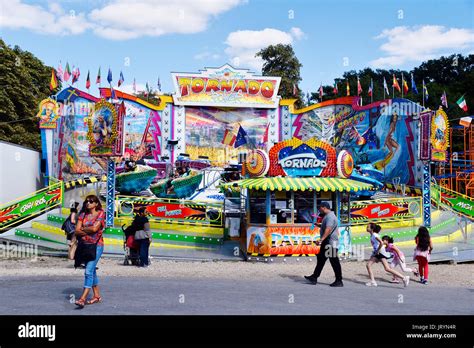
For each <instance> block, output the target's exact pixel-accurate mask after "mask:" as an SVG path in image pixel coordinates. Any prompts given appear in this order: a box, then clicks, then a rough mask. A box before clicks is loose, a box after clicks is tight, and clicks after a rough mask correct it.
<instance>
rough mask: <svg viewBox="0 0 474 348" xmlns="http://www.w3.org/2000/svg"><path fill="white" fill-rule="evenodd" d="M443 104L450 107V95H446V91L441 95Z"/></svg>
mask: <svg viewBox="0 0 474 348" xmlns="http://www.w3.org/2000/svg"><path fill="white" fill-rule="evenodd" d="M441 105H443V106H445V107H448V97H447V96H446V91H443V94H442V95H441Z"/></svg>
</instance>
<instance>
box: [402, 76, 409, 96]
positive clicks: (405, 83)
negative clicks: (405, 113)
mask: <svg viewBox="0 0 474 348" xmlns="http://www.w3.org/2000/svg"><path fill="white" fill-rule="evenodd" d="M402 85H403V93H405V94H407V93H408V90H409V88H408V84H407V82H406V81H405V78H404V77H403V74H402Z"/></svg>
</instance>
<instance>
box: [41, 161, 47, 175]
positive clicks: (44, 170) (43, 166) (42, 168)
mask: <svg viewBox="0 0 474 348" xmlns="http://www.w3.org/2000/svg"><path fill="white" fill-rule="evenodd" d="M46 165H47V162H46V159H41V163H40V169H41V173H46Z"/></svg>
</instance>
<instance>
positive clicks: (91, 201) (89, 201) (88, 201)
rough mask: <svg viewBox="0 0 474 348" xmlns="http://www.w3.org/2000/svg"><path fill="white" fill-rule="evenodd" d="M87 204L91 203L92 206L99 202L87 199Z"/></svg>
mask: <svg viewBox="0 0 474 348" xmlns="http://www.w3.org/2000/svg"><path fill="white" fill-rule="evenodd" d="M86 203H90V204H92V203H97V202H96V201H94V200H92V199H87V200H86Z"/></svg>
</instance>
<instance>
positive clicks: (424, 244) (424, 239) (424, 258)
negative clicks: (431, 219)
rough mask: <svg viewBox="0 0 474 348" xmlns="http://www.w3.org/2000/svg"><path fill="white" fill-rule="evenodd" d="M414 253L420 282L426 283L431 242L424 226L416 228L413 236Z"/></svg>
mask: <svg viewBox="0 0 474 348" xmlns="http://www.w3.org/2000/svg"><path fill="white" fill-rule="evenodd" d="M415 243H416V248H415V253H414V254H413V260H416V261H418V268H419V270H420V282H421V283H422V284H425V285H426V284H428V262H429V261H430V255H431V251H432V250H433V244H432V243H431V237H430V232H429V231H428V229H427V228H426V227H425V226H421V227H420V228H418V234H417V235H416V237H415Z"/></svg>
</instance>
